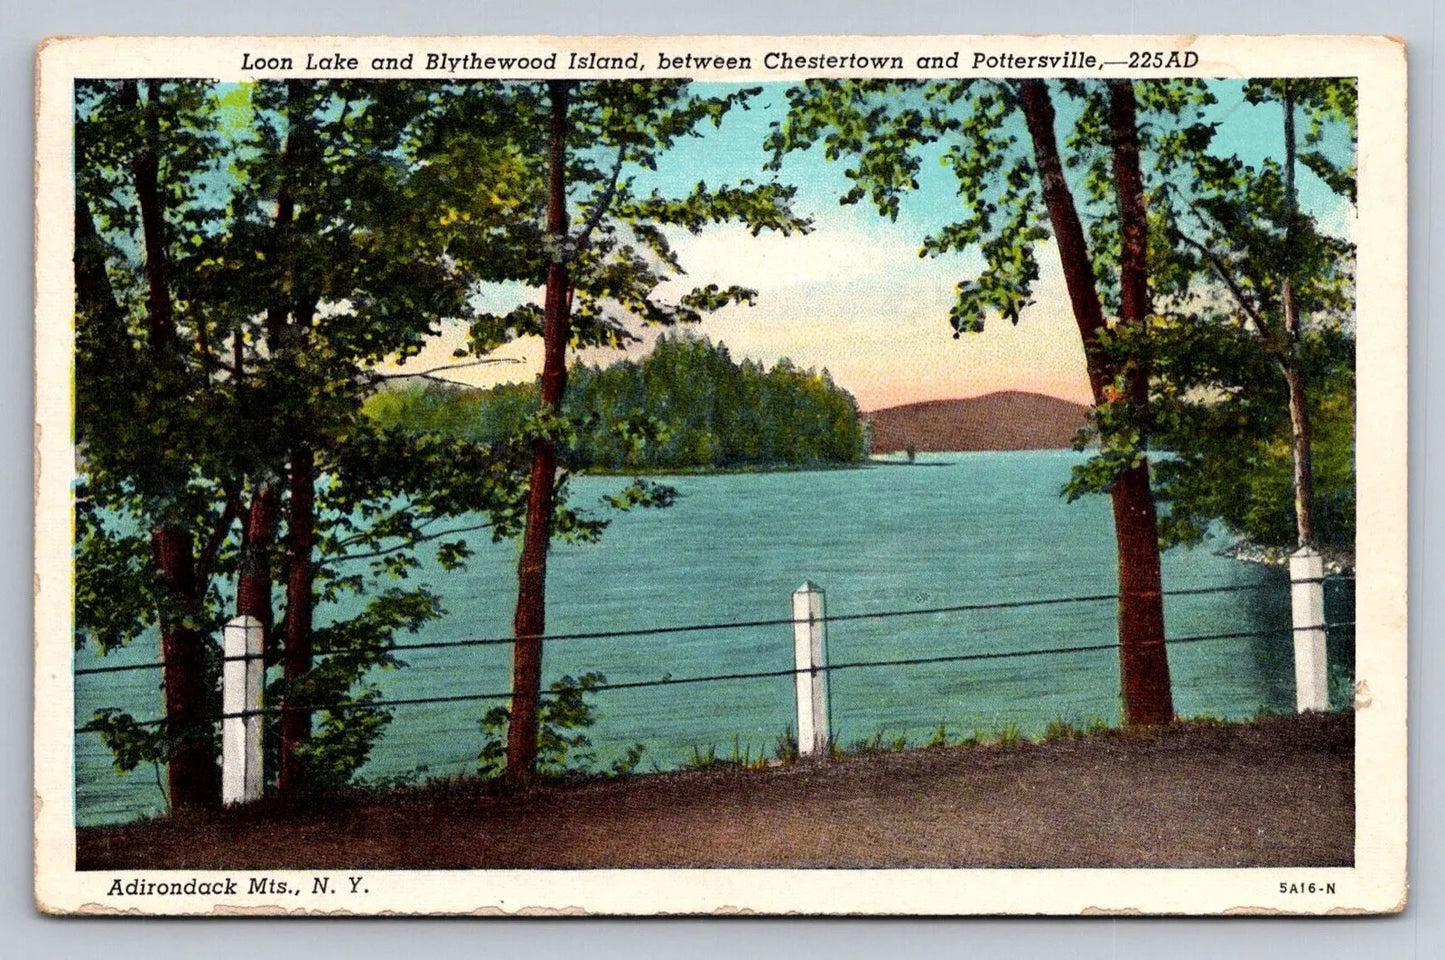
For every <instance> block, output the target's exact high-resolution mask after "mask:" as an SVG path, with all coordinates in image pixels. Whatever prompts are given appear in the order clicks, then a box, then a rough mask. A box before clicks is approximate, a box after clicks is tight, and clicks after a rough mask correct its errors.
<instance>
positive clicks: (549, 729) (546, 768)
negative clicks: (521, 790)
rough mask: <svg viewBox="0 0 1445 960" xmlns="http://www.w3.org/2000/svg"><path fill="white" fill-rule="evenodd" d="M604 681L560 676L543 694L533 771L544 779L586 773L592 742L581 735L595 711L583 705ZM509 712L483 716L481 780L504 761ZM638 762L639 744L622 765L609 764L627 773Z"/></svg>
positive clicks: (591, 757)
mask: <svg viewBox="0 0 1445 960" xmlns="http://www.w3.org/2000/svg"><path fill="white" fill-rule="evenodd" d="M606 682H607V678H606V677H605V676H603V675H602V674H600V673H597V672H589V673H584V674H582V675H581V676H580V677H577V678H576V679H573V678H572V677H571V676H564V677H562V678H561V679H559V680H556V681H554V682H553V683H552V685H551V686H549V687H548V688H547V690H548V692H547V693H546V694H544V697H543V702H542V707H541V709H540V710H539V711H538V715H537V716H538V727H537V772H538V773H539V774H541V775H543V776H562V775H564V774H568V773H589V772H591V771H592V765H593V764H594V763H595V762H596V760H597V755H596V753H595V752H594V751H593V750H592V740H591V738H590V737H588V736H587V734H586V732H585V731H587V730H588V729H590V728H591V727H592V725H593V724H595V723H596V722H597V714H596V710H595V709H594V708H593V706H592V705H591V704H590V703H588V702H587V700H586V697H587V694H588V693H590V692H591V691H593V690H595V689H596V688H597V687H598V686H599V685H601V684H605V683H606ZM511 719H512V712H511V710H510V709H509V708H507V707H493V708H492V709H490V710H488V711H487V712H486V714H485V715H484V716H483V717H482V720H481V728H482V733H483V735H484V740H483V744H482V750H481V753H480V754H478V756H477V771H478V772H479V773H480V774H481V775H482V776H484V777H495V776H499V775H500V774H501V773H502V771H503V770H504V769H505V767H506V762H507V727H508V725H509V724H510V723H511ZM641 759H642V745H641V744H635V745H633V747H631V748H630V749H629V750H628V752H627V756H626V758H625V759H624V760H622V761H620V762H619V763H617V764H614V766H613V767H612V771H613V772H614V773H617V774H621V773H627V772H631V770H632V769H633V768H635V767H636V766H637V763H638V762H639V761H640V760H641Z"/></svg>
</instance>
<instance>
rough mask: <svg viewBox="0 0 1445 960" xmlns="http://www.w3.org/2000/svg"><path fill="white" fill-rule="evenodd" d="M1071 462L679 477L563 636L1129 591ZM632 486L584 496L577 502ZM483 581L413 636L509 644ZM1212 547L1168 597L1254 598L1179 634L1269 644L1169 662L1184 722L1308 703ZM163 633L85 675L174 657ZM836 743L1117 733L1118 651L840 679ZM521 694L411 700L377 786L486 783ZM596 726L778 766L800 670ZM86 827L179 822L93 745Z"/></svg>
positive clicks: (968, 617)
mask: <svg viewBox="0 0 1445 960" xmlns="http://www.w3.org/2000/svg"><path fill="white" fill-rule="evenodd" d="M1082 457H1083V454H1079V453H1075V452H1073V451H1043V452H1022V453H1015V452H1010V453H963V454H921V455H919V465H917V466H907V465H902V464H900V465H896V466H876V467H871V468H868V469H863V470H837V471H824V472H806V473H772V474H745V475H727V476H684V477H671V478H665V479H666V482H668V483H670V484H672V485H673V486H674V487H676V488H677V490H678V491H679V493H680V497H679V499H678V501H677V503H676V504H675V505H674V506H673V507H671V508H669V509H666V510H661V511H656V510H641V511H637V512H634V513H630V514H622V515H614V516H615V520H614V522H613V524H612V526H611V527H610V528H609V529H608V530H607V531H606V533H605V534H604V536H603V538H602V540H601V542H600V543H596V544H588V545H556V546H555V547H554V548H553V552H552V555H551V560H550V575H549V579H548V610H547V628H548V633H572V632H591V631H608V630H630V629H647V628H651V627H667V626H673V625H682V624H704V623H717V622H736V621H753V620H762V619H774V618H786V617H788V616H789V615H790V595H791V593H792V592H793V590H794V589H796V588H797V587H798V586H799V585H800V584H801V583H802V582H803V581H804V580H811V581H813V582H814V583H816V584H818V585H820V586H821V587H822V588H823V589H824V590H825V591H826V593H827V612H828V614H829V615H830V616H839V615H848V614H860V613H869V612H874V611H889V610H907V609H918V608H932V607H943V606H954V605H967V604H983V603H995V602H1010V601H1021V600H1033V599H1042V598H1054V597H1070V596H1083V595H1097V594H1110V593H1113V592H1114V590H1115V589H1116V581H1115V554H1114V537H1113V530H1112V520H1111V515H1110V509H1109V502H1108V499H1107V498H1105V497H1089V498H1086V499H1084V500H1081V501H1079V502H1076V503H1072V504H1070V503H1066V502H1065V501H1064V500H1063V499H1062V498H1061V497H1060V496H1059V495H1058V494H1059V488H1060V486H1061V485H1062V484H1063V483H1064V482H1065V481H1066V480H1067V479H1068V475H1069V468H1070V466H1071V465H1073V464H1075V463H1078V462H1079V461H1080V460H1081V458H1082ZM624 482H625V481H623V480H621V479H619V478H608V477H583V478H579V479H577V480H575V481H574V484H573V498H574V503H576V504H578V505H589V504H593V503H596V501H597V500H598V498H599V497H600V496H602V495H603V494H604V493H607V492H610V491H614V490H615V489H617V488H618V487H620V486H621V485H623V483H624ZM474 545H475V546H477V548H478V550H477V555H476V556H475V557H474V558H473V559H472V560H471V561H470V562H469V564H468V569H467V570H466V571H464V572H452V573H446V572H443V571H441V570H440V568H438V567H436V566H435V565H428V566H425V567H424V568H423V570H422V571H420V572H419V574H414V576H413V579H414V580H415V581H417V582H425V583H429V584H430V585H431V586H432V587H433V588H434V589H436V590H437V591H438V592H439V593H440V594H441V595H442V596H443V597H445V604H446V607H447V610H448V613H449V616H447V617H446V618H445V619H443V620H441V621H439V622H437V623H434V624H431V625H429V626H428V627H427V628H426V629H425V630H423V631H422V632H420V633H419V634H417V635H414V636H405V637H402V638H400V639H401V640H402V642H405V643H413V642H424V641H441V640H452V639H461V638H466V637H505V636H506V635H507V634H508V633H509V632H510V626H511V616H512V608H513V604H514V602H515V563H516V555H517V554H516V550H517V548H516V546H515V545H514V544H510V543H504V544H491V543H481V544H474ZM1215 549H1217V546H1216V548H1214V549H1211V547H1209V546H1205V547H1200V548H1196V549H1174V550H1170V551H1168V552H1166V554H1165V556H1164V589H1165V591H1166V593H1167V592H1169V591H1177V590H1186V589H1196V588H1201V587H1222V586H1240V587H1249V588H1251V589H1245V590H1240V591H1238V592H1227V593H1213V594H1201V595H1193V596H1173V597H1168V598H1167V600H1166V617H1167V623H1168V633H1169V636H1170V637H1171V638H1176V637H1190V636H1199V635H1205V634H1219V633H1232V632H1246V631H1250V632H1252V631H1264V632H1265V634H1266V635H1264V636H1255V637H1247V638H1239V639H1228V640H1216V641H1210V642H1201V643H1190V644H1182V645H1178V646H1172V647H1171V648H1170V651H1169V660H1170V668H1171V672H1172V677H1173V689H1174V703H1175V710H1176V712H1177V713H1178V714H1179V715H1181V716H1192V715H1196V714H1212V715H1214V716H1217V717H1221V718H1228V719H1244V718H1249V717H1252V716H1254V715H1255V714H1256V713H1258V712H1259V711H1260V710H1261V709H1271V710H1287V709H1289V708H1290V707H1291V704H1292V702H1293V696H1294V692H1293V688H1294V682H1293V667H1292V653H1291V643H1292V641H1291V636H1290V631H1289V590H1288V584H1287V581H1286V579H1285V576H1284V574H1283V573H1282V572H1281V571H1279V570H1275V569H1269V568H1265V567H1260V566H1256V565H1252V564H1246V563H1242V562H1239V561H1236V560H1232V559H1229V558H1227V557H1223V556H1220V555H1218V554H1217V553H1216V552H1215ZM1327 587H1328V595H1327V601H1328V607H1329V619H1330V620H1331V621H1347V620H1352V619H1353V617H1352V616H1351V615H1350V613H1349V608H1350V607H1351V605H1352V598H1351V596H1350V594H1349V592H1348V591H1349V588H1350V584H1349V583H1348V582H1338V583H1337V582H1333V581H1332V582H1330V583H1328V584H1327ZM1115 617H1116V610H1115V604H1114V603H1113V602H1112V601H1105V602H1092V603H1078V604H1060V605H1051V606H1044V607H1032V608H1029V607H1025V608H1021V609H1003V610H986V611H969V612H961V613H937V614H927V615H922V616H907V617H892V618H885V619H860V620H850V621H843V622H839V623H830V624H829V626H828V650H829V658H830V660H831V661H832V662H835V663H840V662H845V661H862V660H900V659H911V658H918V657H937V656H946V655H958V654H971V653H990V652H1006V651H1018V650H1031V649H1039V648H1053V647H1066V646H1085V645H1092V644H1100V643H1110V642H1113V640H1114V639H1115V628H1116V619H1115ZM1351 644H1352V640H1351V637H1350V636H1349V634H1348V631H1335V632H1334V633H1332V636H1331V641H1330V655H1331V662H1332V671H1339V672H1344V671H1348V669H1349V666H1350V664H1351V663H1352V662H1353V653H1352V646H1351ZM510 655H511V651H510V648H509V647H508V646H505V645H502V646H475V647H462V648H455V649H432V650H417V651H411V652H408V653H405V654H403V656H402V659H404V660H405V661H406V662H407V663H408V664H409V666H408V667H407V668H406V669H403V670H398V671H392V672H387V673H384V674H381V675H379V680H380V683H381V686H382V689H383V691H384V693H383V695H384V697H385V698H386V699H400V698H413V697H430V696H444V695H465V694H473V693H480V692H499V691H505V690H507V689H508V686H509V682H510ZM156 656H157V653H156V649H155V644H154V642H153V641H152V642H150V643H145V642H138V643H136V644H134V645H133V646H132V647H131V648H128V649H126V650H123V651H119V652H117V653H115V654H112V655H111V656H110V657H107V658H104V659H102V658H100V657H98V656H96V655H95V654H94V653H93V652H91V651H89V650H87V651H82V652H80V653H79V654H78V655H77V666H82V667H83V666H96V665H110V664H120V663H126V662H141V661H145V660H154V659H156ZM791 668H792V637H791V630H790V628H789V627H788V626H787V625H778V626H770V627H757V628H746V629H735V630H722V631H699V632H686V633H672V634H663V635H659V636H642V637H623V638H608V639H602V640H596V639H593V640H586V639H581V640H559V641H556V642H553V643H551V644H549V645H548V646H547V648H546V654H545V666H544V671H545V673H544V684H545V683H549V682H551V681H552V680H555V679H556V678H558V677H560V676H562V675H563V674H570V675H572V676H577V675H579V674H581V673H584V672H587V671H599V672H601V673H603V674H605V675H606V677H607V680H608V681H609V682H611V683H629V682H636V681H648V680H657V679H660V678H662V677H664V676H668V675H670V676H671V677H673V678H680V677H688V676H703V675H712V674H723V673H742V672H765V671H770V670H788V669H791ZM158 682H159V676H158V674H157V673H156V672H151V671H135V672H130V673H118V674H101V675H89V676H82V677H78V678H77V680H76V710H75V718H76V725H77V726H79V725H81V724H83V723H84V722H86V721H87V720H88V719H89V718H90V716H91V714H92V712H93V711H94V710H96V709H98V708H100V707H107V706H117V707H122V708H124V709H126V710H128V711H130V712H131V713H132V714H133V715H134V716H136V717H137V718H138V719H140V718H150V717H156V716H159V715H160V712H161V702H160V696H159V691H158V689H157V684H158ZM830 685H831V694H830V701H831V714H832V723H833V730H834V733H835V735H836V736H837V737H838V739H839V740H840V741H841V742H842V743H843V744H844V745H845V746H846V745H849V744H851V743H854V742H855V741H858V740H862V739H865V738H871V737H873V736H875V735H876V734H879V733H882V734H883V735H884V736H885V738H886V739H892V738H893V737H896V736H907V737H908V738H909V739H910V740H912V741H914V742H919V741H926V740H927V739H928V738H929V737H930V736H931V735H932V732H933V730H934V729H935V728H936V727H937V726H938V725H939V724H940V723H943V724H945V725H946V729H947V731H948V734H949V735H950V736H951V737H957V736H960V735H964V734H967V733H968V732H970V731H972V730H974V729H980V730H983V731H985V732H988V731H993V730H996V729H999V728H1001V727H1003V726H1005V725H1006V724H1008V723H1010V722H1012V723H1015V724H1017V725H1018V726H1019V727H1020V728H1021V729H1022V730H1023V731H1024V732H1025V733H1029V734H1035V735H1036V734H1038V733H1040V732H1042V731H1043V729H1044V728H1045V726H1046V725H1047V724H1048V723H1049V722H1050V721H1051V720H1056V719H1063V720H1069V721H1071V722H1073V723H1075V724H1078V725H1082V724H1084V723H1086V722H1087V721H1089V720H1090V719H1091V718H1094V717H1101V718H1103V719H1104V720H1105V721H1107V722H1109V723H1110V724H1114V723H1117V722H1118V719H1119V703H1118V687H1119V676H1118V657H1117V653H1116V652H1115V651H1112V650H1109V651H1096V652H1088V653H1071V654H1062V655H1050V656H1033V657H1018V658H1006V659H998V660H973V661H964V662H959V663H941V664H922V665H914V666H896V667H886V668H870V669H850V670H841V671H838V672H835V673H833V674H832V675H831V677H830ZM503 702H504V701H499V700H487V701H481V702H462V703H451V704H439V705H437V704H433V705H422V706H397V707H396V708H394V714H395V719H394V720H393V722H392V724H391V726H390V727H389V728H388V730H387V732H386V735H385V737H384V739H383V740H382V741H381V742H380V743H379V744H378V745H377V747H376V749H375V751H374V753H373V756H372V760H371V762H370V763H369V764H368V765H367V767H366V768H365V769H364V770H363V771H362V775H363V776H366V777H373V778H375V777H383V776H395V775H401V774H406V773H408V772H410V771H415V770H416V769H417V768H419V767H425V768H426V770H425V773H424V774H423V775H424V776H442V775H449V774H458V773H463V772H468V771H472V770H475V766H476V756H477V753H478V751H479V749H480V747H481V745H482V732H481V729H480V727H479V718H480V717H481V715H482V714H483V713H485V712H486V710H487V709H488V708H489V707H492V706H496V705H497V704H499V703H503ZM591 702H592V703H593V704H594V706H595V708H596V713H597V718H598V719H597V724H596V726H595V727H593V728H592V730H591V731H590V735H591V737H592V740H593V742H594V744H595V746H596V751H597V753H598V758H599V761H600V762H601V763H602V764H604V765H606V764H610V762H611V761H612V760H613V759H615V758H617V757H619V756H621V755H622V753H623V751H624V750H625V749H626V748H627V747H628V746H629V745H631V744H634V743H641V744H643V746H644V747H645V753H644V755H643V760H642V764H641V765H640V767H639V769H640V770H651V769H654V768H656V769H669V768H674V767H677V766H680V765H683V764H685V763H686V762H687V761H688V759H689V758H690V757H692V756H693V755H694V753H695V752H698V753H702V754H706V753H707V752H708V750H709V748H713V747H715V748H716V751H717V753H718V754H719V755H721V756H726V755H729V754H731V753H732V752H733V750H734V747H735V745H736V746H737V748H739V749H740V750H742V751H747V752H749V753H751V755H752V756H757V755H758V754H759V752H765V753H768V754H769V755H771V753H772V752H773V750H774V746H775V743H776V741H777V738H778V735H779V734H780V733H782V732H783V731H784V730H785V729H786V728H789V727H792V726H794V724H795V721H794V702H793V684H792V679H791V677H776V678H766V679H754V680H738V681H727V682H715V683H707V684H695V685H693V684H688V685H678V686H663V687H650V688H643V689H631V690H616V691H606V690H604V691H598V692H596V693H594V694H593V695H592V697H591ZM76 803H77V820H78V822H80V823H82V824H92V823H104V822H112V821H117V820H126V819H130V818H133V817H136V816H139V815H143V814H149V813H153V812H157V811H159V810H161V809H163V803H162V798H161V794H160V791H159V789H158V788H157V786H156V783H155V777H154V773H153V771H152V770H150V769H139V770H136V771H135V772H133V773H131V774H129V775H126V776H121V775H119V774H117V773H116V772H115V771H114V769H113V767H112V766H111V756H110V753H109V751H108V750H107V749H106V748H105V746H104V745H103V744H102V743H101V742H100V738H99V737H97V736H95V735H93V734H91V735H81V736H78V737H77V739H76Z"/></svg>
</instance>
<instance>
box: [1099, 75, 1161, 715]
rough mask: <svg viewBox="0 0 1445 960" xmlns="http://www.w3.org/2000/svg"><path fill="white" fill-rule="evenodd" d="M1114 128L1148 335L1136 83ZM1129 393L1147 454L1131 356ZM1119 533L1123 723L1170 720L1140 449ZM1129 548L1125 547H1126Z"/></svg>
mask: <svg viewBox="0 0 1445 960" xmlns="http://www.w3.org/2000/svg"><path fill="white" fill-rule="evenodd" d="M1109 107H1110V111H1109V113H1110V116H1109V127H1110V133H1111V138H1112V140H1113V148H1114V190H1115V193H1116V195H1117V197H1118V201H1119V225H1120V255H1119V322H1120V324H1122V325H1124V326H1125V327H1127V328H1128V329H1131V330H1133V331H1134V332H1135V334H1136V336H1138V337H1141V338H1142V337H1144V336H1147V333H1148V327H1149V220H1148V211H1147V209H1146V208H1145V205H1144V176H1143V173H1142V172H1141V170H1140V167H1139V125H1138V120H1137V118H1136V115H1135V109H1134V84H1133V83H1132V82H1131V81H1129V80H1113V81H1110V82H1109ZM1123 373H1124V379H1125V389H1126V391H1127V393H1128V396H1129V403H1130V405H1131V407H1132V408H1133V415H1134V417H1135V419H1136V422H1137V423H1139V424H1140V444H1141V446H1144V447H1145V449H1147V441H1148V434H1147V426H1148V413H1149V370H1148V368H1147V366H1146V365H1145V358H1144V357H1142V356H1139V355H1138V354H1136V355H1135V357H1133V358H1131V359H1130V361H1129V362H1128V364H1127V365H1126V368H1125V370H1124V371H1123ZM1113 493H1114V496H1113V501H1114V504H1113V505H1114V528H1115V530H1116V531H1118V538H1119V545H1120V546H1119V551H1120V557H1121V558H1122V557H1123V556H1124V555H1125V552H1126V550H1127V553H1128V556H1129V557H1130V562H1129V563H1128V564H1124V563H1122V562H1121V563H1120V564H1119V622H1120V625H1121V626H1120V631H1121V635H1125V636H1130V637H1133V638H1135V639H1134V642H1132V643H1128V644H1124V643H1122V642H1121V645H1120V650H1119V669H1120V677H1121V682H1122V686H1123V697H1124V709H1125V720H1126V722H1128V723H1131V724H1140V723H1143V724H1153V723H1169V722H1170V721H1171V720H1173V719H1174V701H1173V697H1172V695H1171V692H1170V684H1169V655H1168V650H1167V648H1166V647H1165V646H1164V587H1163V581H1162V579H1161V576H1160V571H1159V519H1158V515H1157V513H1156V510H1155V505H1154V491H1153V490H1152V489H1151V488H1150V485H1149V460H1148V457H1147V456H1145V455H1144V453H1143V452H1142V451H1141V452H1140V455H1139V457H1138V459H1137V460H1136V461H1135V463H1134V465H1133V466H1131V467H1130V468H1129V469H1128V470H1126V471H1124V473H1123V475H1121V476H1120V477H1119V478H1118V479H1116V480H1115V481H1114V487H1113ZM1125 543H1128V547H1127V548H1126V547H1125V546H1124V544H1125Z"/></svg>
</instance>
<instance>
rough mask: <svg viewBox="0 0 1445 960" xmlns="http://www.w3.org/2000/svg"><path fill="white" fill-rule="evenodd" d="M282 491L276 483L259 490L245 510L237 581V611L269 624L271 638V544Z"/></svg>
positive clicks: (268, 484) (267, 635) (274, 535)
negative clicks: (248, 507)
mask: <svg viewBox="0 0 1445 960" xmlns="http://www.w3.org/2000/svg"><path fill="white" fill-rule="evenodd" d="M278 499H279V495H278V493H277V490H276V487H275V486H274V485H273V484H270V483H267V484H264V485H262V486H261V488H260V489H259V490H257V491H256V495H255V496H254V497H253V498H252V500H251V507H250V509H249V510H247V511H246V523H245V527H244V528H243V530H242V539H241V564H240V566H241V569H240V572H239V574H238V575H237V582H236V614H237V615H238V616H245V617H255V618H256V619H257V620H259V621H260V622H261V624H262V625H263V626H264V627H265V628H266V631H265V634H264V636H265V637H266V638H267V641H266V642H267V643H269V642H270V633H271V622H272V618H273V616H274V612H273V610H272V607H271V585H272V584H271V581H272V578H271V547H272V545H273V544H274V543H275V541H276V510H277V500H278Z"/></svg>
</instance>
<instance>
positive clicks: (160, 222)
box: [124, 80, 176, 355]
mask: <svg viewBox="0 0 1445 960" xmlns="http://www.w3.org/2000/svg"><path fill="white" fill-rule="evenodd" d="M124 90H125V93H124V97H125V100H126V102H127V103H129V104H131V105H132V106H136V107H139V105H140V93H139V90H138V88H137V82H136V81H134V80H128V81H126V84H125V87H124ZM158 92H159V90H158V87H157V84H156V82H155V81H154V80H147V81H146V103H145V106H144V108H143V112H142V114H141V118H142V129H143V131H144V140H143V142H142V146H141V149H140V150H139V151H138V152H137V153H136V155H135V157H133V158H132V160H131V177H132V179H134V181H135V193H136V202H137V204H138V205H139V207H140V212H141V234H142V237H143V238H144V244H145V274H146V313H147V314H148V316H149V321H150V328H151V336H150V345H151V350H152V351H153V352H155V353H156V354H158V355H159V354H162V353H164V351H165V350H166V349H167V348H168V347H170V346H171V345H172V343H173V342H174V341H175V334H176V328H175V316H174V313H173V310H172V306H171V295H170V286H169V282H168V279H167V276H166V274H167V270H166V256H165V217H164V216H163V215H162V212H161V192H160V118H159V117H157V116H156V104H155V101H156V96H157V94H158Z"/></svg>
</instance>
